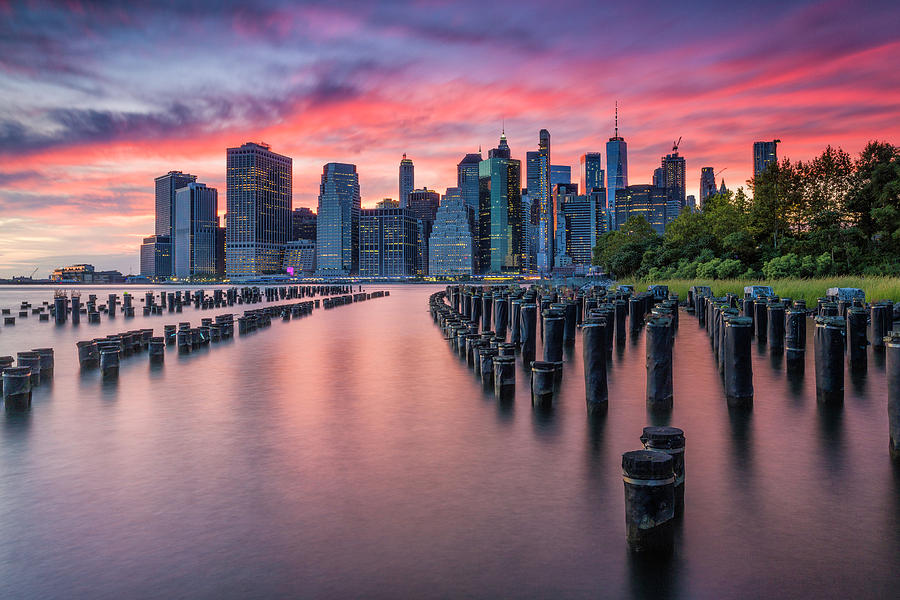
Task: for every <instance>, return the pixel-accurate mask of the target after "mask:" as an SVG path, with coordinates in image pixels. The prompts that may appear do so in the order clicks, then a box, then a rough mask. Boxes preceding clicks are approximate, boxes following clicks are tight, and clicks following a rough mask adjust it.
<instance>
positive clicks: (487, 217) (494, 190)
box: [478, 135, 525, 273]
mask: <svg viewBox="0 0 900 600" xmlns="http://www.w3.org/2000/svg"><path fill="white" fill-rule="evenodd" d="M488 156H489V158H488V159H487V160H484V161H481V163H480V164H479V165H478V172H479V215H478V264H479V270H480V271H481V272H482V273H506V272H513V273H518V272H521V270H522V268H523V266H524V263H525V256H524V254H525V244H524V239H523V236H522V199H521V193H522V189H521V184H522V163H521V162H520V161H518V160H513V159H511V158H510V151H509V145H508V144H507V142H506V135H501V136H500V144H499V145H498V146H497V148H495V149H493V150H491V151H490V152H489V153H488Z"/></svg>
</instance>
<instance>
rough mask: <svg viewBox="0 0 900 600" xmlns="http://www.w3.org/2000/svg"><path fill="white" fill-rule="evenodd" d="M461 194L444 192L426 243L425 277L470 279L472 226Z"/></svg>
mask: <svg viewBox="0 0 900 600" xmlns="http://www.w3.org/2000/svg"><path fill="white" fill-rule="evenodd" d="M470 213H471V211H470V210H469V208H468V206H467V205H466V200H465V198H464V196H463V190H462V189H460V188H459V187H455V188H447V193H446V194H444V197H443V198H441V205H440V206H439V207H438V210H437V215H436V216H435V219H434V226H433V227H432V228H431V237H430V238H429V240H428V273H429V275H432V276H434V277H456V276H460V275H472V274H473V266H474V254H473V236H472V223H471V222H470Z"/></svg>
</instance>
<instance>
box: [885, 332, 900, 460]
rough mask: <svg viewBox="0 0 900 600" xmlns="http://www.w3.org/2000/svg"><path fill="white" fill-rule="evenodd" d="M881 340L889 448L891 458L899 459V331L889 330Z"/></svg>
mask: <svg viewBox="0 0 900 600" xmlns="http://www.w3.org/2000/svg"><path fill="white" fill-rule="evenodd" d="M883 342H884V346H885V347H884V350H885V355H886V356H885V370H886V371H887V389H888V422H889V427H890V446H889V448H890V453H891V458H893V459H894V460H897V461H900V331H893V332H891V335H890V336H888V337H885V338H884V340H883Z"/></svg>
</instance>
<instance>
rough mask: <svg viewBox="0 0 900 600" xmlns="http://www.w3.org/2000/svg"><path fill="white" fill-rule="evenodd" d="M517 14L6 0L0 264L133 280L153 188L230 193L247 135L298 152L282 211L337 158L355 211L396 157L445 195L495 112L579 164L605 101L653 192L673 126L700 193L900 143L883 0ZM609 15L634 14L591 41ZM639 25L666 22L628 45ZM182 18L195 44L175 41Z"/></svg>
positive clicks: (602, 124) (602, 134) (17, 271)
mask: <svg viewBox="0 0 900 600" xmlns="http://www.w3.org/2000/svg"><path fill="white" fill-rule="evenodd" d="M473 6H474V5H473ZM510 6H512V5H508V4H504V3H499V4H497V5H496V6H491V7H481V10H480V11H474V10H473V11H464V10H459V8H458V7H457V6H456V5H454V6H443V5H435V6H429V7H426V8H418V9H417V8H415V7H409V6H401V5H396V6H394V5H391V6H371V7H369V6H363V7H359V6H355V5H341V4H330V5H329V6H327V7H326V6H310V5H306V6H298V7H294V6H282V7H278V6H274V7H270V8H260V9H258V10H257V11H255V12H251V11H249V10H247V9H242V8H240V7H239V6H238V5H235V6H228V5H226V6H224V7H219V6H218V5H215V6H214V5H209V6H206V7H204V6H203V5H193V6H191V7H189V8H181V9H178V12H177V13H176V12H174V11H175V9H174V8H167V7H165V6H163V7H157V6H155V7H153V8H136V9H129V11H128V12H127V13H125V12H122V11H116V10H105V9H100V8H93V7H92V5H82V6H76V7H75V8H70V9H64V8H60V7H54V6H51V5H44V6H38V7H36V8H32V9H30V8H28V7H26V6H25V5H20V4H17V3H4V4H0V14H2V15H3V19H0V23H2V24H0V33H2V35H0V99H2V102H0V106H3V108H0V208H2V210H3V217H2V219H0V239H2V242H0V276H11V275H23V274H24V275H27V274H29V273H31V271H32V270H33V268H34V267H38V268H39V271H38V273H37V274H36V276H43V275H46V274H47V273H49V272H50V270H52V268H54V267H57V266H61V265H64V264H70V263H75V262H91V263H93V264H96V265H97V267H98V268H101V269H119V270H121V271H122V272H125V273H127V272H134V273H136V272H138V270H139V265H138V253H137V252H136V248H138V247H139V246H140V245H141V241H142V240H143V238H145V237H147V236H148V235H149V234H150V233H151V232H153V231H154V229H155V228H154V220H155V215H154V201H155V200H154V190H153V179H154V178H155V177H159V176H160V175H163V174H165V173H168V172H169V171H172V170H176V171H182V172H184V173H191V174H196V175H197V177H198V179H199V180H202V181H204V182H206V183H207V184H208V185H209V186H210V187H215V188H217V189H219V190H220V193H221V194H222V195H223V198H224V195H225V192H226V182H225V149H226V148H229V147H235V146H239V145H241V144H243V143H245V142H247V141H251V140H253V141H264V142H266V143H269V144H271V145H272V148H273V149H276V150H277V151H278V152H279V153H281V154H284V155H286V156H289V157H291V158H292V159H293V162H294V164H293V190H292V191H293V194H292V196H293V202H292V206H293V208H298V207H312V208H315V206H316V203H317V196H318V183H319V178H320V175H321V169H322V165H324V164H326V163H328V162H342V163H353V164H355V165H357V168H358V173H359V178H360V189H361V194H362V202H363V206H364V207H373V206H374V205H375V203H376V202H377V201H379V200H381V199H382V198H385V197H394V195H395V194H396V193H397V171H396V169H397V164H398V161H399V160H400V158H401V156H402V154H403V153H404V152H406V153H408V156H409V158H410V159H412V160H413V161H414V162H415V165H416V179H417V181H416V186H417V187H427V188H429V189H435V190H437V191H439V192H443V191H444V189H446V188H447V187H453V186H454V185H455V183H456V181H457V178H456V165H457V164H458V163H459V161H460V160H461V158H462V157H463V156H464V155H465V154H466V153H474V152H476V151H477V150H478V148H479V146H481V147H483V148H490V147H493V145H494V144H495V143H496V139H497V134H498V133H499V131H500V130H501V128H502V127H503V123H504V122H505V130H506V135H507V137H508V138H509V144H510V146H511V147H512V148H513V158H515V159H518V160H522V161H524V160H525V158H526V157H525V152H526V151H531V150H534V149H536V148H535V141H534V140H535V138H536V134H537V132H538V131H539V130H540V129H542V128H546V129H547V130H549V131H550V133H551V135H552V136H553V157H552V161H553V164H557V165H565V166H569V167H571V168H572V169H573V170H574V171H575V172H576V173H577V172H578V167H579V158H580V156H581V155H582V154H584V153H586V152H601V153H602V155H603V156H602V161H603V163H604V164H605V163H606V160H607V156H606V154H607V153H606V142H607V140H608V139H609V138H610V137H612V136H613V129H614V126H613V105H614V103H615V102H616V101H618V103H619V134H620V135H621V136H622V137H623V138H624V139H625V140H626V141H627V143H628V146H629V147H628V154H629V156H628V162H629V163H630V164H629V165H628V169H629V183H630V184H646V183H650V181H651V176H652V172H653V169H654V168H656V167H658V166H659V160H660V158H659V157H660V156H663V155H665V154H666V153H667V152H668V151H669V149H670V147H671V144H672V141H673V140H676V139H678V138H679V137H683V140H682V142H681V144H680V147H679V153H680V155H681V156H683V157H684V158H685V160H686V188H687V194H690V195H696V196H697V197H699V193H698V192H699V183H700V169H701V167H705V166H712V167H714V168H715V170H716V171H719V170H721V169H723V168H727V171H726V172H725V173H723V175H722V176H724V177H725V178H726V183H727V185H728V187H729V188H730V189H736V188H737V187H738V186H740V185H744V182H745V180H746V179H749V178H750V176H751V175H752V169H753V153H752V145H753V143H754V142H756V141H761V140H773V139H780V140H782V142H781V143H780V144H779V148H778V154H779V158H783V157H790V158H792V159H794V160H797V159H806V158H809V157H812V156H814V155H815V154H817V153H818V152H820V151H821V150H822V149H823V148H824V147H825V146H826V145H828V144H831V145H835V146H841V147H843V148H844V149H845V150H847V151H848V152H851V153H856V152H858V151H859V150H861V149H862V147H863V146H864V145H865V143H866V142H867V141H869V140H871V139H881V140H887V141H895V140H897V139H898V138H900V135H898V134H900V118H898V116H900V108H898V107H900V75H898V73H900V58H898V57H900V52H898V50H900V42H898V41H897V40H896V35H895V33H893V32H894V31H895V30H896V20H897V17H896V16H895V15H896V11H895V10H892V6H891V4H890V3H887V2H885V3H883V5H881V7H882V9H879V8H878V7H870V8H871V10H869V9H867V10H866V11H859V10H857V9H854V7H851V6H849V5H848V6H842V5H837V4H827V5H820V4H812V3H810V4H806V5H792V6H785V5H783V4H774V3H773V4H772V6H770V7H768V8H767V7H766V6H761V5H754V6H753V7H719V8H717V9H716V10H715V11H706V10H704V9H703V8H702V7H701V6H699V5H696V6H692V7H691V6H678V7H676V6H666V5H664V6H660V7H656V8H655V9H654V10H646V7H644V8H641V6H640V5H638V4H635V5H629V6H615V7H594V6H591V5H589V4H577V3H574V4H571V5H567V6H565V8H564V9H560V7H546V6H541V5H516V9H515V10H514V11H509V10H508V9H509V8H510ZM176 14H178V15H183V16H184V17H185V18H184V19H183V22H180V21H178V20H173V15H176ZM579 14H580V15H581V16H583V18H573V16H575V15H579ZM613 21H617V22H620V23H622V24H623V25H625V26H623V27H621V28H614V29H611V30H608V31H607V32H606V33H605V35H604V36H600V38H599V39H598V38H597V36H587V35H584V32H585V31H587V30H589V29H590V28H592V27H594V26H595V25H596V24H597V23H608V22H613ZM638 22H640V23H641V24H642V27H643V28H644V29H645V30H654V31H658V34H657V35H654V39H653V40H651V41H648V42H645V43H644V44H643V45H642V46H635V45H634V43H633V40H632V39H631V37H630V33H629V32H630V31H631V30H633V26H634V25H635V24H636V23H638ZM163 23H167V24H170V25H171V27H172V29H167V28H166V27H162V26H161V25H162V24H163ZM534 23H542V24H545V25H546V26H547V27H548V28H559V27H562V26H564V30H565V31H566V35H561V36H545V35H540V34H539V32H538V31H537V29H536V28H535V27H534V26H533V25H534ZM673 23H674V24H675V26H673ZM738 24H739V25H738ZM851 24H852V25H853V26H850V25H851ZM628 25H631V26H632V27H629V26H628ZM188 28H190V30H191V31H193V30H195V29H196V30H198V31H199V32H201V33H204V34H205V35H197V36H186V35H184V36H179V35H178V34H179V33H184V32H186V31H187V29H188ZM231 37H233V38H234V40H235V42H234V44H233V46H231V47H221V45H218V44H215V43H212V44H211V43H210V40H211V39H212V40H218V39H226V38H229V39H230V38H231ZM773 48H777V51H776V50H766V49H773ZM246 56H249V57H251V58H252V60H253V64H252V65H251V64H249V63H248V64H243V63H241V62H240V60H239V59H240V58H241V57H246ZM597 56H603V59H602V61H601V60H598V59H596V57H597ZM590 57H594V58H590ZM600 70H602V71H603V72H619V73H623V74H627V76H623V77H622V78H616V77H609V76H603V77H598V76H597V73H598V71H600ZM541 71H543V72H547V73H552V77H550V76H548V77H547V78H546V80H540V79H539V78H538V79H536V78H535V77H534V73H535V72H541ZM172 82H175V84H174V88H173V83H172ZM560 90H564V92H560ZM607 177H609V174H608V173H607ZM720 177H721V176H720ZM523 183H524V182H523ZM223 204H224V202H220V213H219V214H220V216H221V215H222V213H223V212H224V210H223V206H222V205H223Z"/></svg>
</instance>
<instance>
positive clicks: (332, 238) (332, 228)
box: [316, 163, 361, 275]
mask: <svg viewBox="0 0 900 600" xmlns="http://www.w3.org/2000/svg"><path fill="white" fill-rule="evenodd" d="M360 203H361V201H360V195H359V175H358V174H357V172H356V165H351V164H346V163H328V164H326V165H325V166H324V167H322V182H321V183H320V184H319V210H318V218H317V222H316V266H317V269H318V272H320V273H322V274H323V275H350V274H352V273H356V272H357V271H358V269H359V211H360Z"/></svg>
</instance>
